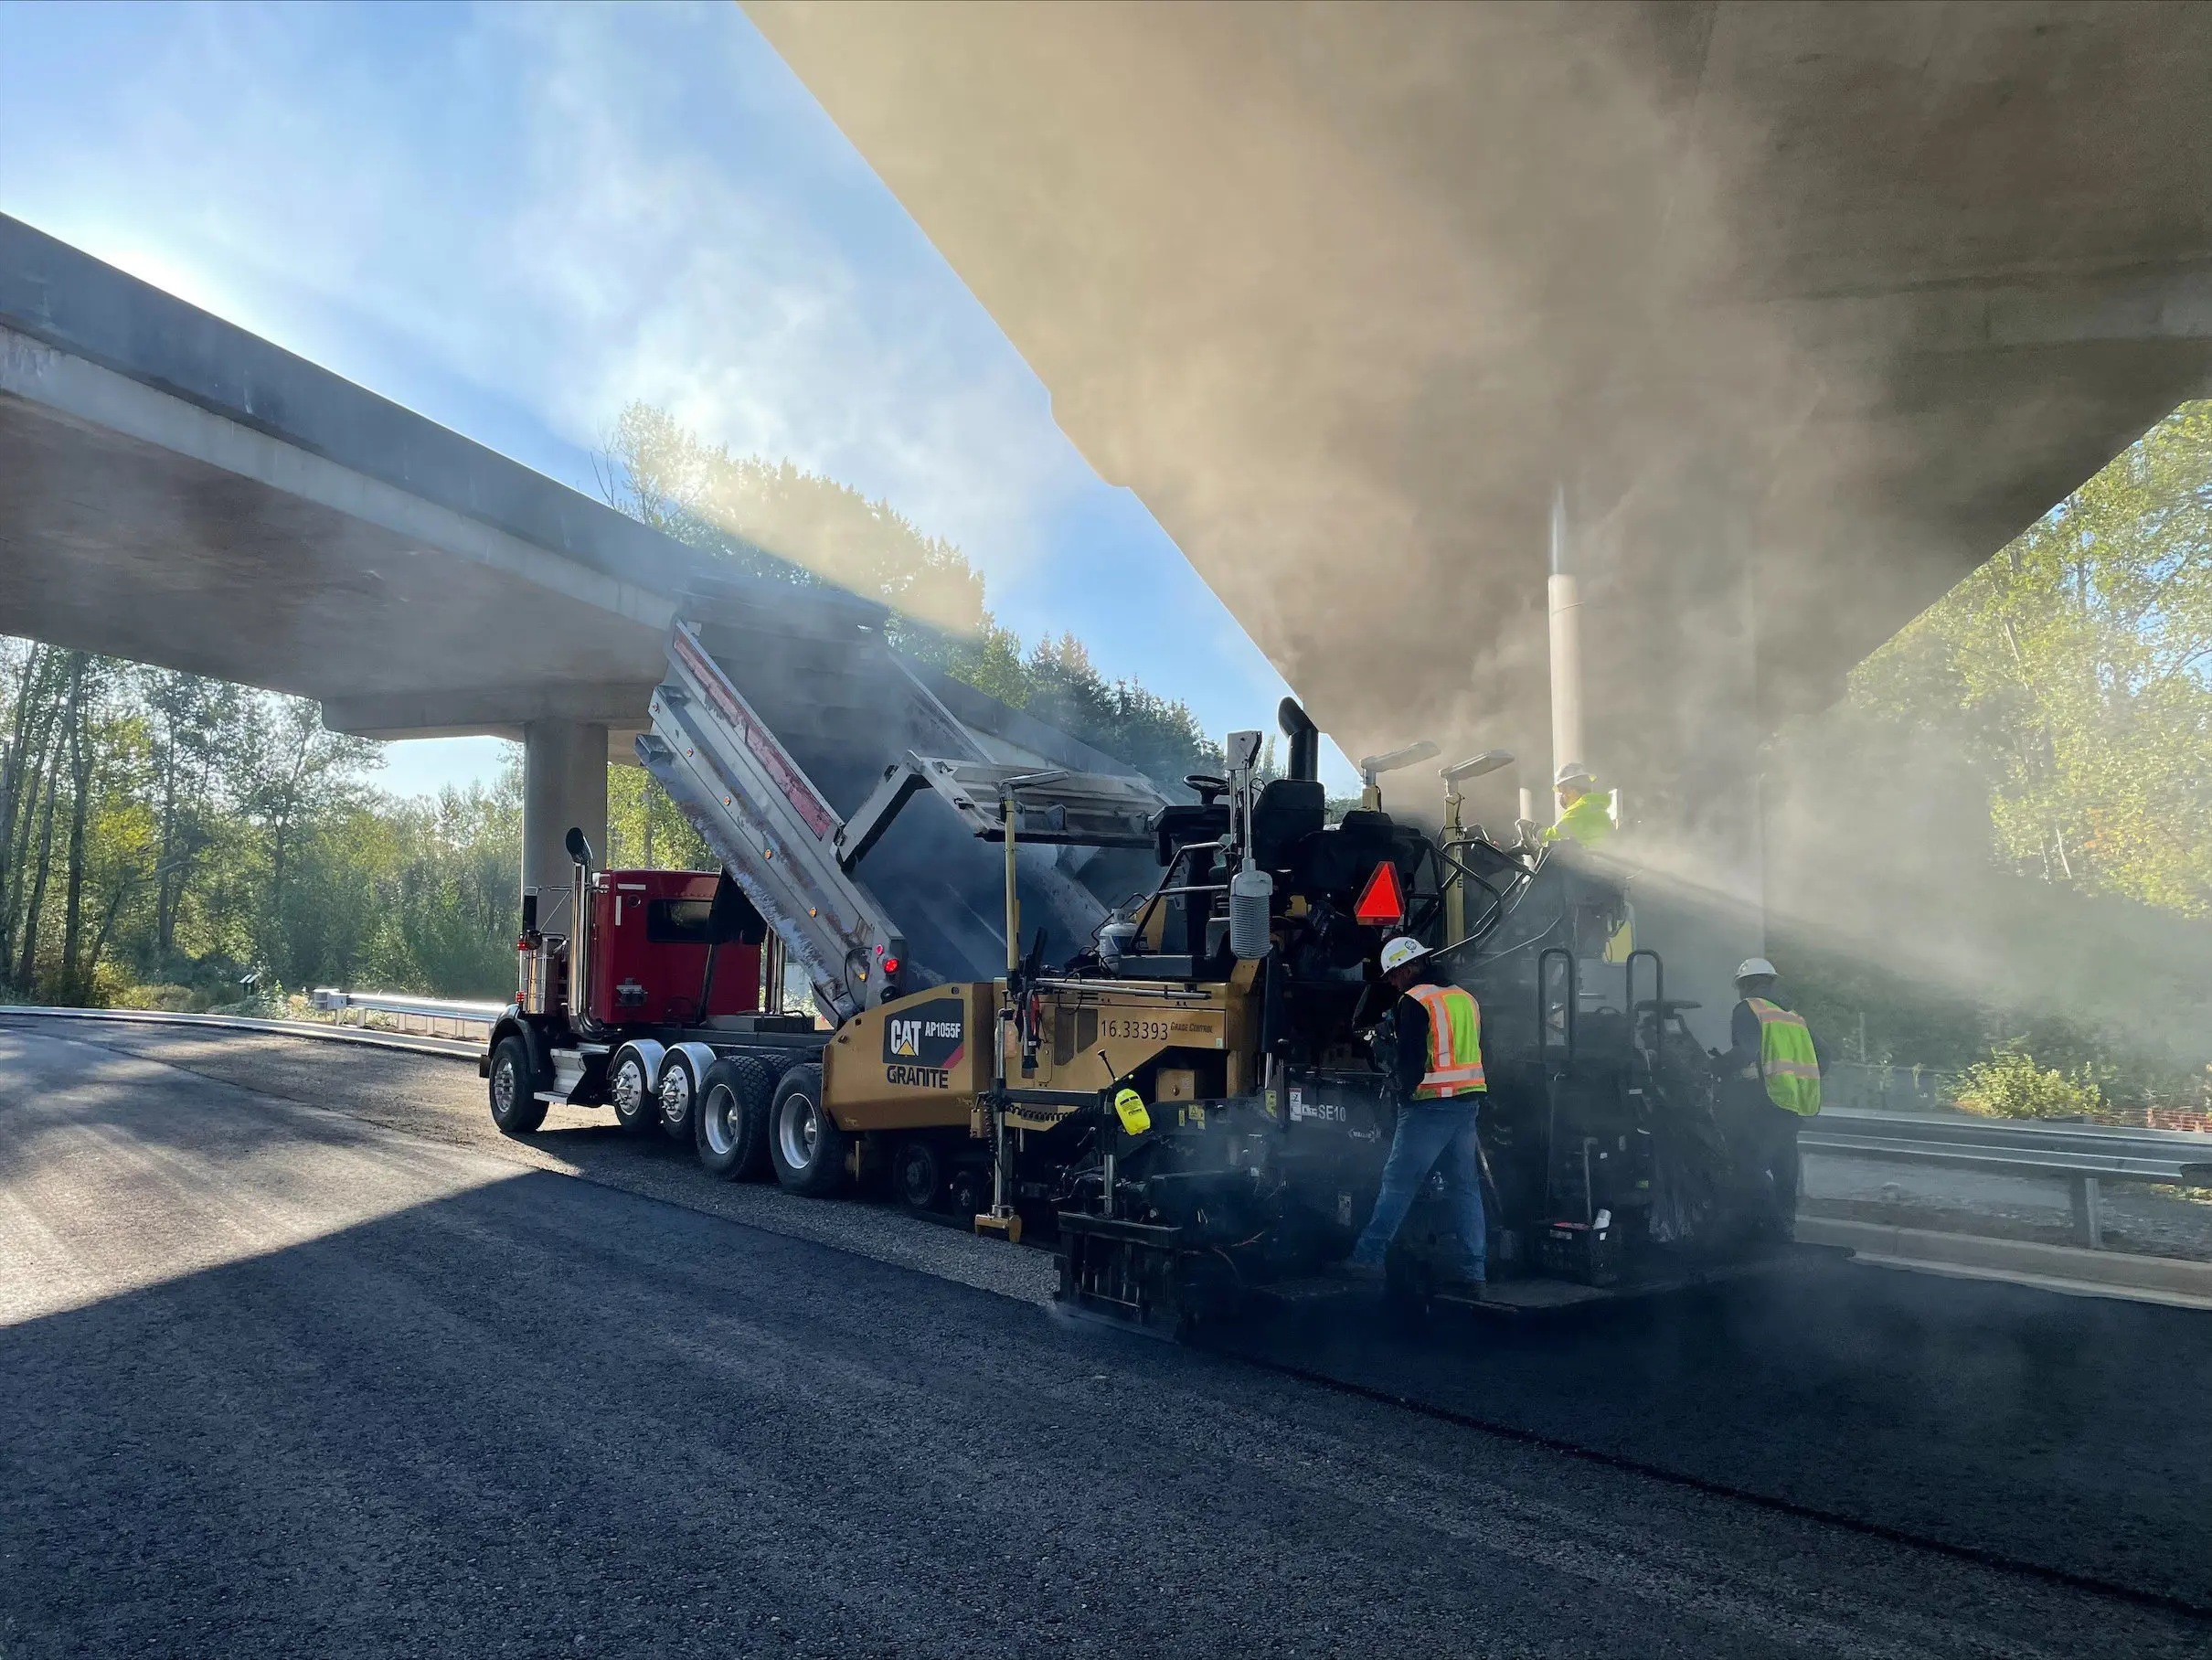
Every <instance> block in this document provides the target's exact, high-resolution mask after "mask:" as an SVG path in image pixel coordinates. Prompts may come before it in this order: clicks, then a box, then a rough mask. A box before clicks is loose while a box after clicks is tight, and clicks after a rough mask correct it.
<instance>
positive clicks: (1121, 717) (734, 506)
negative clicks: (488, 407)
mask: <svg viewBox="0 0 2212 1660" xmlns="http://www.w3.org/2000/svg"><path fill="white" fill-rule="evenodd" d="M601 489H602V490H603V491H604V493H605V495H606V496H607V499H608V500H609V501H610V502H611V503H612V504H613V505H615V506H617V507H620V508H621V509H622V511H623V512H625V513H628V514H630V515H632V516H633V517H636V518H638V519H642V520H643V521H644V522H645V523H646V524H649V525H652V526H654V527H656V528H658V529H661V530H664V531H665V532H667V533H668V534H669V535H671V536H673V537H676V538H677V539H678V540H680V541H684V542H686V543H689V544H691V545H692V546H694V547H698V548H708V549H711V550H713V551H714V552H716V553H718V554H719V555H720V556H721V557H723V558H725V559H728V560H729V561H730V562H731V563H733V564H735V565H737V566H738V567H739V568H740V569H744V570H746V571H749V572H750V573H752V574H754V575H757V576H763V577H768V578H771V579H774V580H783V581H792V582H814V581H822V582H831V583H835V584H836V585H837V586H839V587H843V588H846V589H849V590H851V591H853V592H855V593H860V594H866V595H868V596H870V597H871V598H875V599H878V600H881V601H884V602H885V603H886V604H888V605H889V606H890V607H891V608H892V611H893V617H892V623H891V639H892V642H893V644H896V645H898V646H899V649H900V650H902V651H904V652H906V653H907V654H909V655H910V656H913V657H915V658H918V659H919V660H920V661H921V662H924V663H927V664H929V665H931V666H932V667H935V668H938V669H941V670H942V671H943V672H944V673H945V674H948V675H950V676H952V678H954V679H955V680H959V681H962V682H963V683H965V684H966V685H969V686H973V687H975V688H976V689H977V690H978V691H981V692H984V693H986V694H988V695H989V696H991V697H995V698H997V699H998V700H999V701H1000V702H1002V703H1004V704H1006V705H1008V706H1009V707H1011V708H1017V709H1026V711H1028V712H1029V713H1030V714H1032V715H1035V716H1036V717H1037V718H1038V719H1040V720H1043V721H1045V722H1047V723H1048V724H1049V725H1052V726H1056V727H1058V728H1059V729H1061V730H1063V731H1065V732H1067V733H1068V734H1069V735H1070V736H1071V737H1075V738H1079V739H1081V740H1083V741H1084V742H1085V743H1088V744H1090V745H1092V746H1093V747H1094V748H1097V749H1100V750H1104V751H1105V752H1106V753H1107V754H1109V755H1111V756H1113V757H1115V758H1116V759H1117V760H1121V761H1127V762H1128V763H1129V764H1130V765H1132V766H1133V767H1135V768H1136V769H1137V770H1138V771H1141V772H1143V773H1144V774H1145V775H1146V776H1148V777H1150V778H1153V779H1154V780H1155V781H1157V782H1162V783H1164V784H1169V785H1173V784H1175V783H1177V782H1179V781H1180V780H1181V779H1182V777H1183V775H1184V774H1185V773H1186V772H1215V771H1219V770H1220V768H1221V764H1222V756H1221V748H1220V745H1219V744H1218V743H1216V742H1214V741H1212V740H1209V739H1208V738H1207V735H1206V734H1205V732H1204V731H1203V730H1202V729H1200V728H1199V726H1198V723H1197V720H1196V718H1195V717H1194V716H1193V715H1192V714H1191V712H1190V708H1189V706H1188V705H1187V704H1185V703H1182V702H1180V701H1176V700H1174V699H1170V698H1166V697H1161V696H1159V695H1158V694H1157V693H1154V692H1151V691H1148V690H1146V689H1145V688H1144V687H1143V686H1141V685H1139V684H1138V683H1137V682H1135V681H1133V680H1116V681H1109V680H1107V679H1106V678H1105V677H1104V676H1101V674H1100V673H1099V672H1098V670H1097V669H1096V668H1095V667H1094V666H1093V665H1092V664H1091V661H1090V653H1089V652H1088V651H1086V650H1085V648H1084V647H1083V645H1082V644H1081V643H1080V642H1079V641H1078V640H1077V639H1076V638H1075V637H1074V636H1073V635H1072V634H1066V633H1063V634H1062V635H1061V636H1060V637H1059V638H1058V640H1050V639H1047V640H1040V641H1038V642H1037V645H1036V646H1035V647H1034V648H1032V649H1030V650H1028V651H1026V652H1025V651H1024V649H1023V645H1022V642H1021V639H1020V637H1019V636H1018V635H1016V633H1014V632H1013V631H1012V630H1010V629H1006V628H1002V627H1001V626H1000V625H999V623H998V620H997V619H996V618H995V617H994V616H993V615H992V614H991V612H990V610H989V609H988V607H987V606H986V605H985V604H984V579H983V575H982V573H981V572H979V571H977V570H976V569H973V567H972V566H971V565H970V564H969V563H968V560H967V558H966V556H965V555H964V554H962V552H961V551H960V549H959V548H955V547H954V546H953V545H952V543H950V542H948V541H946V540H944V539H943V538H942V537H932V536H928V535H926V534H924V533H923V532H922V531H921V530H920V528H918V527H916V526H915V525H914V523H913V522H912V521H911V520H909V518H907V517H906V516H904V515H903V514H901V513H899V511H898V510H897V509H895V508H893V507H892V506H891V505H890V504H889V503H888V502H883V501H873V502H872V501H869V500H868V499H867V497H865V496H863V495H861V494H860V493H859V492H858V491H856V490H854V489H852V488H850V487H849V486H847V485H845V484H838V483H836V482H835V481H834V480H831V479H826V478H822V477H819V476H817V475H816V474H812V473H807V472H805V471H803V470H802V469H800V468H798V467H795V466H793V465H792V463H790V462H788V461H786V462H782V463H770V462H766V461H763V460H761V459H760V458H759V457H757V456H737V455H732V454H731V453H730V452H729V451H728V449H727V448H726V447H723V446H720V445H710V444H708V443H707V442H705V441H703V440H702V439H700V438H699V437H698V436H697V434H696V433H693V432H691V431H687V430H686V429H685V428H684V427H683V425H682V424H681V423H679V422H678V421H677V420H675V417H673V416H671V415H669V414H668V413H666V412H665V411H664V410H655V409H652V408H650V407H648V406H647V405H644V404H635V403H633V404H632V405H631V406H630V407H629V408H627V409H625V410H623V411H622V415H621V417H620V418H619V419H618V420H616V422H615V425H614V430H613V431H612V432H611V434H609V437H608V440H607V451H606V453H605V455H604V457H603V458H602V465H601ZM641 834H642V826H641Z"/></svg>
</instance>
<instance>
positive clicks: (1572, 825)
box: [1544, 761, 1613, 847]
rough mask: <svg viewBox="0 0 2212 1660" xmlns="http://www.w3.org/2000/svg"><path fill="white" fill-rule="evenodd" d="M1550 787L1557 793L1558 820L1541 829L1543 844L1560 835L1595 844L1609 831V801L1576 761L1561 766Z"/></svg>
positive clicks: (1588, 770)
mask: <svg viewBox="0 0 2212 1660" xmlns="http://www.w3.org/2000/svg"><path fill="white" fill-rule="evenodd" d="M1552 787H1553V788H1554V789H1556V790H1557V791H1558V795H1559V822H1558V824H1556V825H1552V826H1551V827H1550V828H1549V829H1547V830H1546V831H1545V832H1544V844H1545V846H1550V845H1551V844H1552V843H1553V842H1556V841H1558V839H1559V838H1560V837H1561V836H1563V835H1564V836H1567V837H1569V839H1571V840H1573V841H1577V842H1579V843H1581V845H1582V846H1585V847H1595V846H1598V844H1599V843H1601V842H1602V841H1603V840H1605V838H1606V837H1607V836H1609V835H1611V834H1612V833H1613V811H1612V803H1611V799H1610V798H1609V797H1606V796H1603V795H1601V794H1599V793H1598V781H1597V780H1596V779H1594V778H1592V777H1591V776H1590V769H1589V768H1588V767H1586V766H1584V765H1583V764H1582V763H1581V762H1580V761H1569V762H1567V764H1566V765H1564V766H1562V767H1561V768H1560V769H1559V771H1558V776H1557V777H1556V778H1555V779H1554V780H1553V781H1552Z"/></svg>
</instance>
